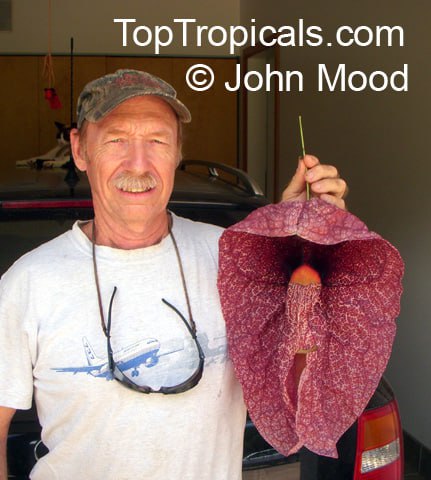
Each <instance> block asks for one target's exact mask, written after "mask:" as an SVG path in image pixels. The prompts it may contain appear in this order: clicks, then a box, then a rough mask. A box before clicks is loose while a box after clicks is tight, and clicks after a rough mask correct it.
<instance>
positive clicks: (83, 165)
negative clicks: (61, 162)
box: [70, 128, 87, 172]
mask: <svg viewBox="0 0 431 480" xmlns="http://www.w3.org/2000/svg"><path fill="white" fill-rule="evenodd" d="M70 146H71V148H72V155H73V160H74V161H75V165H76V167H77V168H78V170H81V172H85V171H86V170H87V160H86V155H85V151H84V148H85V147H84V145H83V142H82V141H81V138H80V135H79V130H78V129H77V128H74V129H72V130H71V131H70Z"/></svg>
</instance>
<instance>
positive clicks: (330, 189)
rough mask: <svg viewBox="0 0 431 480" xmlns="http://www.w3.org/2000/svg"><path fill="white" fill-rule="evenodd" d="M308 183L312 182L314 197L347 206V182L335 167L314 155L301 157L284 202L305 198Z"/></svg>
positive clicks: (284, 196)
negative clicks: (322, 161)
mask: <svg viewBox="0 0 431 480" xmlns="http://www.w3.org/2000/svg"><path fill="white" fill-rule="evenodd" d="M306 183H309V184H310V192H311V195H312V196H313V197H319V198H321V199H322V200H325V202H328V203H333V204H334V205H336V206H337V207H340V208H343V209H345V208H346V204H345V202H344V198H345V197H346V195H347V192H348V187H347V184H346V182H345V181H344V180H343V179H342V178H340V176H339V174H338V171H337V169H336V168H335V167H333V166H332V165H322V164H321V163H320V162H319V159H318V158H317V157H314V156H313V155H305V156H304V157H303V158H300V159H299V163H298V168H297V170H296V172H295V174H294V175H293V177H292V179H291V181H290V183H289V185H288V186H287V187H286V188H285V190H284V192H283V193H282V196H281V200H282V201H283V202H289V201H293V200H305V199H306V196H307V193H306Z"/></svg>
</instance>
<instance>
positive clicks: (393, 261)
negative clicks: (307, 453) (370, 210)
mask: <svg viewBox="0 0 431 480" xmlns="http://www.w3.org/2000/svg"><path fill="white" fill-rule="evenodd" d="M403 269H404V267H403V262H402V260H401V257H400V255H399V253H398V251H397V250H396V249H395V248H394V247H393V246H392V245H391V244H390V243H389V242H387V241H386V240H384V239H383V238H382V237H380V236H379V235H378V234H377V233H374V232H371V231H369V230H368V229H367V227H366V226H365V225H364V223H362V222H361V221H360V220H359V219H358V218H357V217H355V216H354V215H352V214H350V213H348V212H346V211H344V210H341V209H339V208H337V207H335V206H334V205H331V204H329V203H326V202H324V201H322V200H320V199H312V200H310V201H306V202H284V203H279V204H276V205H268V206H266V207H263V208H260V209H258V210H256V211H254V212H253V213H251V214H250V215H249V216H248V217H247V218H246V219H245V220H243V221H242V222H240V223H238V224H236V225H234V226H232V227H230V228H228V229H227V230H226V231H225V232H224V233H223V235H222V237H221V239H220V268H219V279H218V285H219V292H220V300H221V304H222V309H223V314H224V317H225V320H226V328H227V336H228V346H229V354H230V358H231V359H232V361H233V364H234V368H235V372H236V375H237V377H238V379H239V381H240V382H241V384H242V387H243V392H244V398H245V402H246V405H247V408H248V410H249V414H250V416H251V418H252V420H253V421H254V423H255V425H256V427H257V428H258V430H259V431H260V433H261V434H262V436H263V437H264V438H265V439H266V440H267V441H268V442H269V443H270V444H271V445H273V447H274V448H276V449H277V450H278V451H279V452H281V453H283V454H284V455H289V454H291V453H294V452H296V451H297V450H299V448H301V447H302V446H306V447H307V448H308V449H310V450H312V451H314V452H316V453H318V454H320V455H327V456H331V457H337V449H336V443H337V441H338V439H339V438H340V437H341V435H342V434H343V433H344V432H345V431H346V430H347V429H348V428H349V427H350V426H351V425H352V424H353V423H354V421H355V420H356V419H357V418H358V417H359V415H360V414H361V413H362V411H363V410H364V408H365V407H366V405H367V403H368V401H369V399H370V397H371V396H372V394H373V393H374V391H375V389H376V388H377V385H378V383H379V380H380V378H381V375H382V374H383V371H384V369H385V367H386V364H387V362H388V359H389V356H390V353H391V349H392V343H393V339H394V335H395V328H396V327H395V318H396V317H397V315H398V313H399V308H400V296H401V292H402V287H401V278H402V275H403Z"/></svg>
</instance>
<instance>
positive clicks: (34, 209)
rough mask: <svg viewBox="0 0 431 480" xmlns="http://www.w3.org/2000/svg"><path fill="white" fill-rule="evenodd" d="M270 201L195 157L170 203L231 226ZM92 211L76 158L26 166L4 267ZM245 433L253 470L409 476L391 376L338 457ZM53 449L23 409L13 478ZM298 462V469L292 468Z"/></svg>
mask: <svg viewBox="0 0 431 480" xmlns="http://www.w3.org/2000/svg"><path fill="white" fill-rule="evenodd" d="M266 204H268V201H267V200H266V198H265V196H264V195H263V193H262V191H261V189H260V188H259V186H258V185H257V184H256V182H254V181H253V179H251V178H250V177H249V176H248V175H247V174H246V173H245V172H243V171H241V170H238V169H236V168H233V167H230V166H227V165H224V164H219V163H213V162H207V161H202V160H187V161H183V162H181V164H180V166H179V168H178V171H177V175H176V181H175V188H174V192H173V194H172V198H171V201H170V202H169V209H171V210H172V211H173V212H175V213H176V214H178V215H182V216H185V217H188V218H191V219H193V220H199V221H204V222H208V223H214V224H217V225H221V226H223V227H227V226H229V225H232V224H233V223H236V222H238V221H239V220H241V219H243V218H244V217H245V216H246V215H248V214H249V213H250V212H252V211H253V210H255V209H256V208H259V207H261V206H264V205H266ZM92 215H93V210H92V201H91V196H90V190H89V186H88V182H87V180H86V177H85V175H82V174H79V173H78V172H77V171H76V169H75V167H74V164H73V161H72V160H70V162H69V163H68V164H67V165H66V166H65V168H62V169H56V168H51V169H49V168H44V165H43V163H39V164H37V165H35V168H32V169H30V168H25V169H18V170H17V172H16V174H15V177H14V178H13V179H12V180H9V181H6V180H3V181H2V182H1V183H0V233H1V235H0V272H1V273H3V272H4V271H5V270H6V269H7V268H8V267H9V266H10V265H11V264H12V263H13V261H14V260H15V259H17V258H18V257H19V256H21V255H22V254H23V253H25V252H27V251H28V250H30V249H32V248H34V247H36V246H37V245H38V244H40V243H42V242H44V241H47V240H49V239H50V238H52V237H54V236H56V235H58V234H60V233H62V232H63V231H65V230H66V229H68V228H70V226H71V225H72V224H73V222H74V221H75V220H76V219H78V218H79V219H88V218H91V217H92ZM244 435H245V436H244V455H243V470H244V471H245V472H247V471H251V470H255V469H268V472H271V471H274V472H275V471H276V470H277V469H276V468H273V467H275V466H281V467H279V468H282V469H283V466H284V467H285V468H286V470H285V472H294V471H296V472H299V471H300V475H301V480H314V479H322V480H324V479H328V480H339V479H340V480H341V479H352V480H367V479H370V480H371V479H373V480H401V479H402V477H403V468H404V467H403V444H402V429H401V423H400V417H399V413H398V406H397V402H396V398H395V396H394V392H393V391H392V389H391V387H390V385H389V384H388V382H387V381H386V380H385V379H384V378H382V380H381V382H380V384H379V386H378V388H377V390H376V392H375V393H374V395H373V396H372V398H371V400H370V402H369V403H368V405H367V408H366V409H365V411H364V412H363V414H362V415H361V416H360V417H359V419H358V420H357V422H355V424H354V425H352V427H351V428H350V429H349V430H348V431H347V432H346V433H345V434H344V435H343V436H342V437H341V438H340V440H339V442H338V444H337V447H338V452H339V458H338V459H333V458H327V457H322V456H318V455H316V454H314V453H312V452H310V451H308V450H307V449H305V448H303V449H301V450H300V451H299V452H298V453H297V454H295V455H291V456H289V457H285V456H283V455H281V454H280V453H278V452H277V451H275V450H274V449H273V448H272V447H271V446H270V445H269V444H268V443H267V442H266V441H265V440H264V439H263V438H262V437H261V436H260V434H259V432H258V431H257V430H256V428H255V427H254V425H253V423H252V421H251V420H250V419H249V418H248V419H247V423H246V429H245V434H244ZM45 452H46V447H45V446H44V445H43V444H42V442H41V440H40V426H39V423H38V421H37V415H36V412H35V409H34V408H32V409H31V410H28V411H19V412H17V414H16V415H15V417H14V419H13V421H12V424H11V427H10V433H9V436H8V465H9V470H10V473H9V478H14V479H21V480H24V479H27V478H28V475H29V471H30V470H31V468H32V466H33V465H34V463H35V462H36V461H37V459H38V458H40V457H41V456H42V455H44V453H45ZM292 464H293V465H296V466H297V468H296V469H291V468H290V467H291V466H292ZM271 469H272V470H271ZM246 475H247V473H245V478H248V477H246ZM293 475H296V476H292V477H291V476H290V473H285V474H284V476H283V478H285V479H286V480H290V479H292V480H293V479H294V478H299V477H298V475H299V473H296V474H293ZM268 478H271V477H270V473H269V474H268Z"/></svg>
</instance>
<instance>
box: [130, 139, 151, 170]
mask: <svg viewBox="0 0 431 480" xmlns="http://www.w3.org/2000/svg"><path fill="white" fill-rule="evenodd" d="M126 163H127V167H128V169H129V170H131V171H135V172H137V173H142V172H145V171H147V170H148V168H149V165H150V164H151V151H150V148H149V145H148V143H147V142H145V141H142V140H134V141H131V142H130V143H129V148H128V155H127V160H126Z"/></svg>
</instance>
